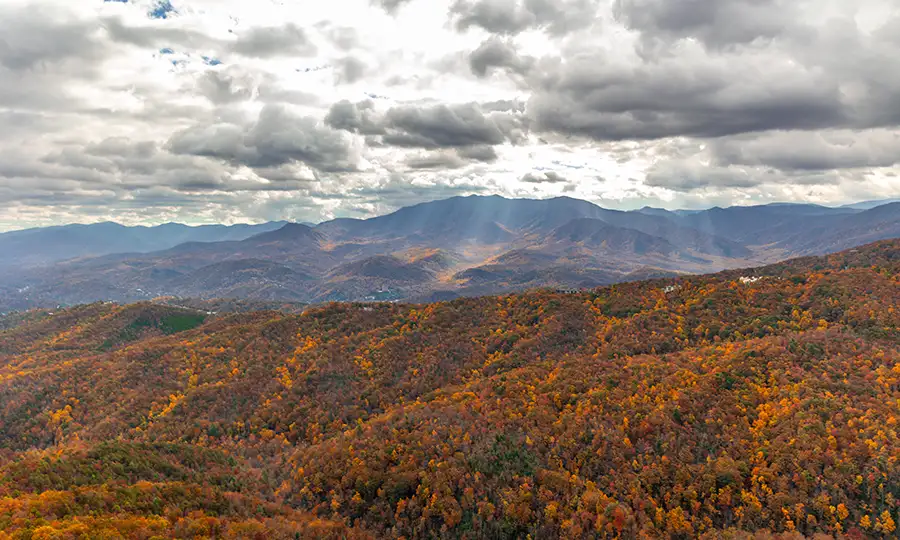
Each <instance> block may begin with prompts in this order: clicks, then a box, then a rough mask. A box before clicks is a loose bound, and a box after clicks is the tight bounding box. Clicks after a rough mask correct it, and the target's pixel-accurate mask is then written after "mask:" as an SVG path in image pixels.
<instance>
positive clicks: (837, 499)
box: [0, 241, 900, 538]
mask: <svg viewBox="0 0 900 540" xmlns="http://www.w3.org/2000/svg"><path fill="white" fill-rule="evenodd" d="M898 271H900V241H887V242H881V243H877V244H872V245H870V246H865V247H862V248H859V249H855V250H852V251H849V252H843V253H839V254H835V255H830V256H826V257H818V258H806V259H798V260H794V261H789V262H786V263H781V264H778V265H774V266H769V267H764V268H759V269H754V270H746V271H729V272H724V273H720V274H715V275H708V276H691V277H683V278H677V279H662V280H650V281H643V282H637V283H628V284H620V285H615V286H611V287H607V288H601V289H596V290H592V291H585V292H579V293H564V292H557V291H552V290H536V291H531V292H527V293H522V294H515V295H507V296H500V297H483V298H468V299H458V300H454V301H451V302H444V303H436V304H426V305H403V304H390V303H370V304H331V305H327V306H320V307H309V308H306V309H305V311H303V312H302V313H298V314H290V313H284V312H276V311H253V312H247V313H233V314H211V313H210V312H207V311H195V310H193V309H190V308H185V307H175V306H169V305H158V304H150V303H142V304H131V305H118V304H110V303H100V304H91V305H83V306H77V307H72V308H68V309H63V310H59V311H55V312H49V311H31V312H26V313H14V314H10V315H7V316H5V317H2V318H0V531H2V532H0V538H7V537H10V538H80V537H111V538H115V537H126V538H151V537H154V536H156V537H172V536H177V537H210V538H213V537H236V538H321V537H333V538H401V537H405V538H524V537H528V536H529V535H530V537H531V538H616V537H619V538H636V537H644V538H694V537H708V538H720V537H721V538H743V537H748V538H749V537H750V535H754V534H761V535H774V536H778V537H783V538H800V537H803V536H810V537H811V536H813V535H816V534H826V535H829V536H845V537H848V538H864V537H895V536H896V535H897V532H896V528H897V520H898V519H900V515H898V498H900V465H898V458H900V441H898V436H897V429H898V425H897V423H898V416H900V330H898V323H900V272H898ZM763 537H765V536H763Z"/></svg>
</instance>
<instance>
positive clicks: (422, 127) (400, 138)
mask: <svg viewBox="0 0 900 540" xmlns="http://www.w3.org/2000/svg"><path fill="white" fill-rule="evenodd" d="M384 123H385V126H386V133H385V135H384V137H383V140H384V142H385V143H387V144H391V145H394V146H404V147H418V148H442V147H464V146H473V145H496V144H503V142H504V141H505V140H506V134H505V133H504V132H503V130H502V129H501V128H500V126H499V125H498V124H497V122H495V121H494V120H493V119H492V118H491V116H490V115H485V114H484V113H483V112H482V110H481V108H480V107H479V106H478V105H476V104H473V103H466V104H460V105H443V104H441V105H433V106H428V107H416V106H402V107H395V108H392V109H390V110H389V111H388V112H387V114H386V116H385V120H384Z"/></svg>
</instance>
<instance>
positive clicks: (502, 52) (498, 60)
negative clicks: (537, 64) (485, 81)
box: [469, 37, 533, 77]
mask: <svg viewBox="0 0 900 540" xmlns="http://www.w3.org/2000/svg"><path fill="white" fill-rule="evenodd" d="M532 63H533V59H531V58H524V57H521V56H519V53H518V52H517V51H516V49H515V47H514V46H513V44H512V43H510V42H509V41H505V40H502V39H500V38H497V37H493V38H489V39H487V40H485V41H484V42H483V43H482V44H481V45H480V46H479V47H478V48H477V49H475V50H474V51H473V52H472V54H471V55H469V66H470V67H471V69H472V73H474V74H475V75H477V76H479V77H485V76H487V74H488V70H490V69H491V68H506V69H509V70H511V71H513V72H515V73H518V74H524V73H526V72H527V71H528V70H529V69H530V68H531V65H532Z"/></svg>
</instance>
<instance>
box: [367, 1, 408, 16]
mask: <svg viewBox="0 0 900 540" xmlns="http://www.w3.org/2000/svg"><path fill="white" fill-rule="evenodd" d="M411 1H412V0H371V2H372V5H375V6H379V7H381V8H382V9H383V10H385V11H387V12H388V13H390V14H391V15H394V14H396V13H397V10H399V9H400V8H401V7H403V6H404V5H406V4H408V3H410V2H411Z"/></svg>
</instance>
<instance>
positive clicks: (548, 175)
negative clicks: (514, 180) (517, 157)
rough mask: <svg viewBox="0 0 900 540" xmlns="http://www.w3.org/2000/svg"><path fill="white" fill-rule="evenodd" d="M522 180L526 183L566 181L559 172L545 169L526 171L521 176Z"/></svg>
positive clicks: (561, 182)
mask: <svg viewBox="0 0 900 540" xmlns="http://www.w3.org/2000/svg"><path fill="white" fill-rule="evenodd" d="M522 182H525V183H526V184H565V183H567V182H568V180H566V179H565V178H564V177H563V176H560V174H559V173H556V172H553V171H546V172H542V173H528V174H526V175H525V176H523V177H522Z"/></svg>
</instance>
